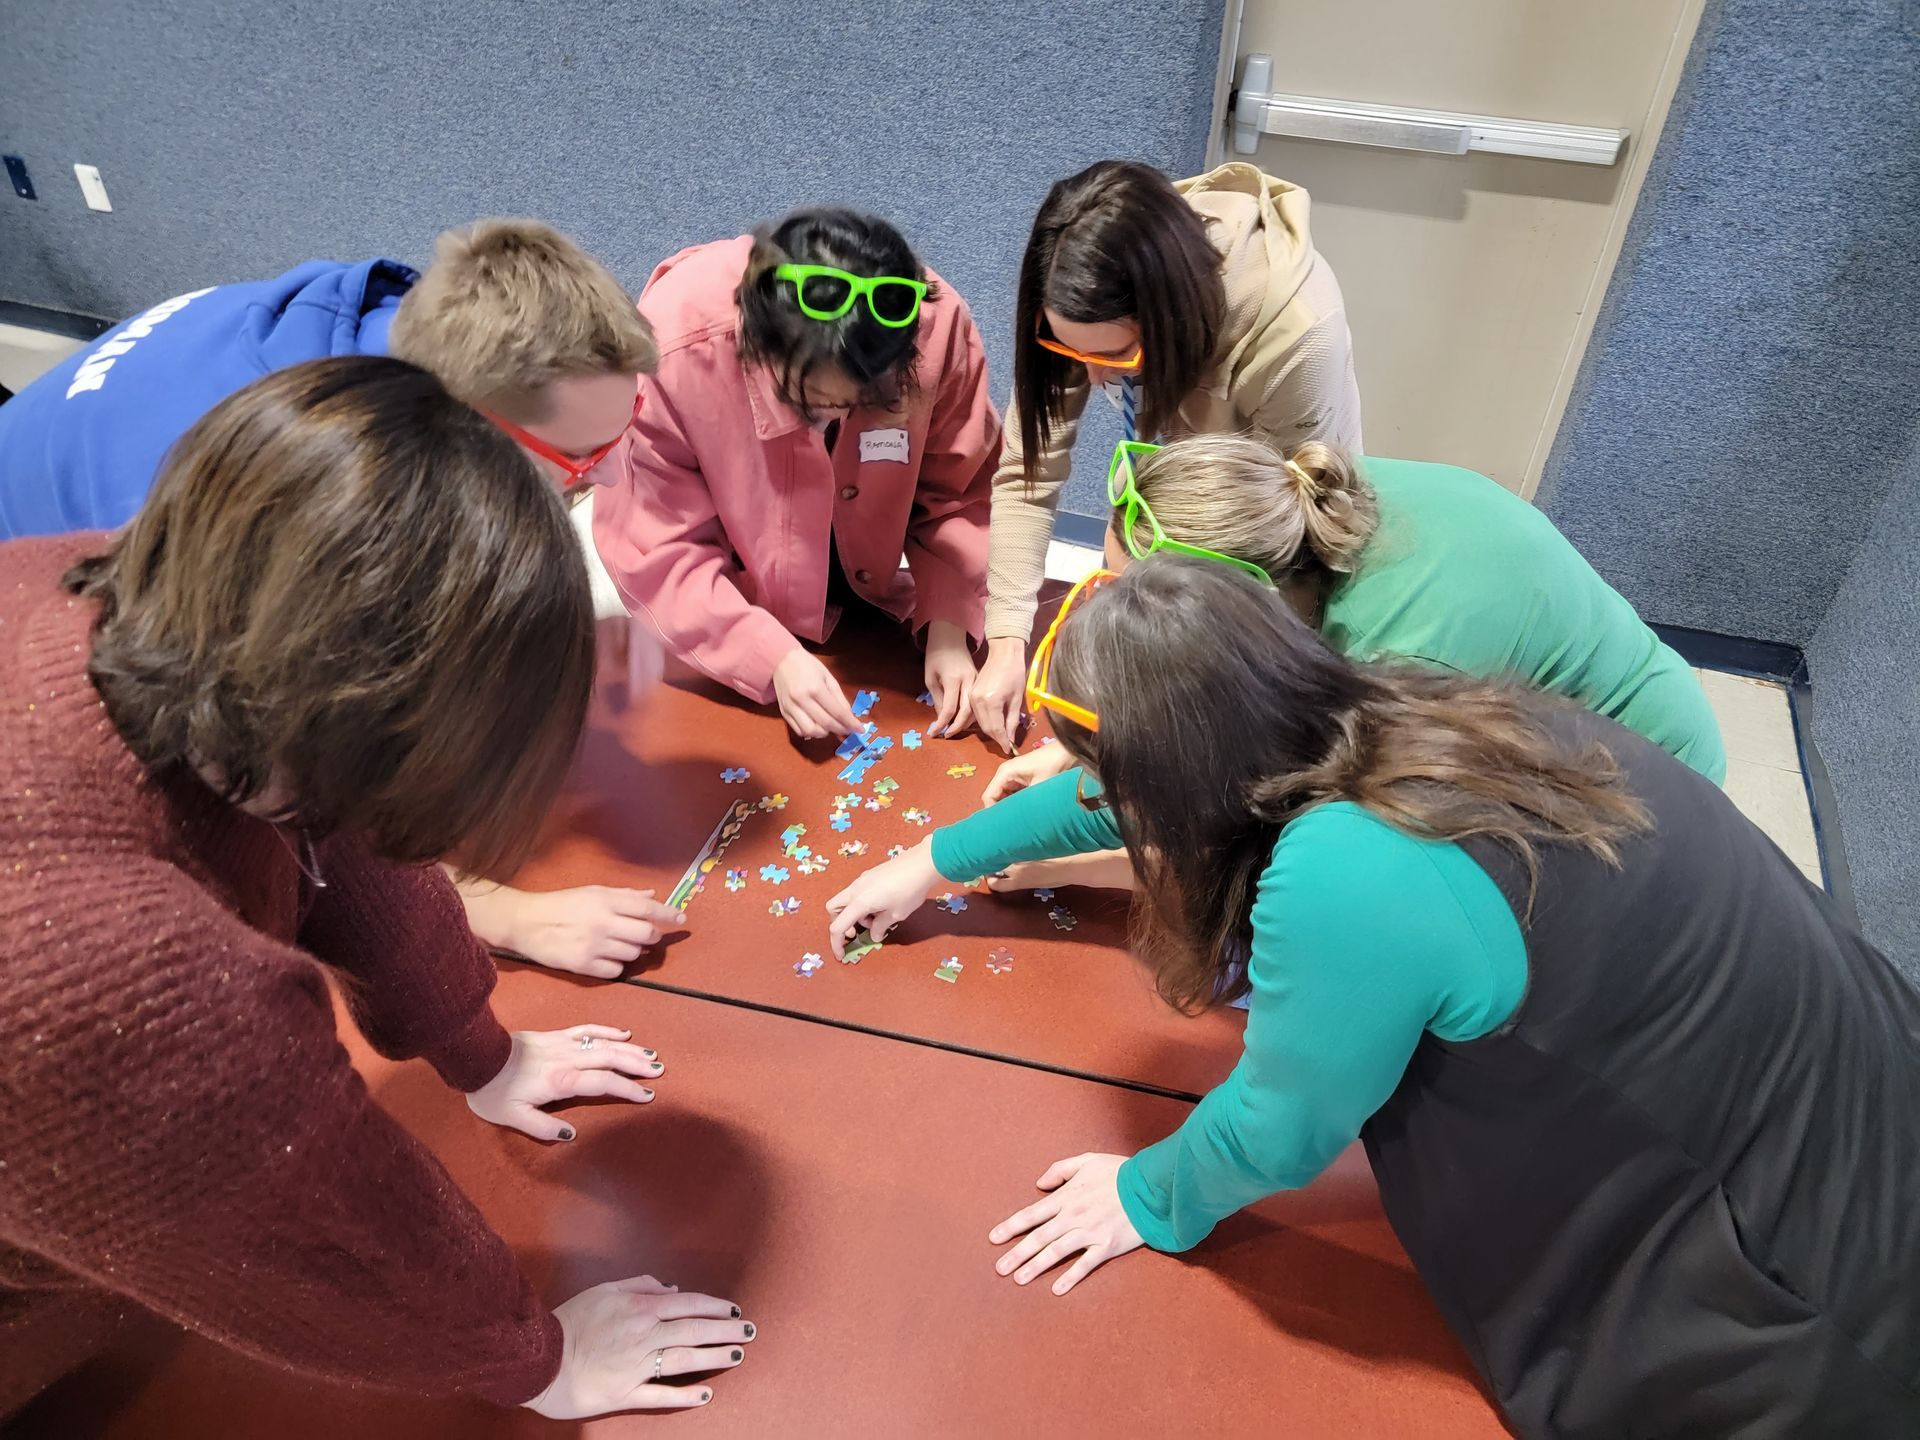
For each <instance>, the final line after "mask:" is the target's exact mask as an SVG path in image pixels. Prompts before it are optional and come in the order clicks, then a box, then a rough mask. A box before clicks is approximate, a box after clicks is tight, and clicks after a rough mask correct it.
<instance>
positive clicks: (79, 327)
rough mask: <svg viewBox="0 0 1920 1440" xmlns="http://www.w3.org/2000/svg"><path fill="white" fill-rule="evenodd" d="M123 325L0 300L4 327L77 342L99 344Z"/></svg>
mask: <svg viewBox="0 0 1920 1440" xmlns="http://www.w3.org/2000/svg"><path fill="white" fill-rule="evenodd" d="M119 323H120V322H119V321H117V320H102V319H100V318H99V317H98V316H95V315H76V314H74V313H73V312H72V311H70V310H48V309H46V308H44V307H42V306H39V305H28V304H26V303H24V302H23V301H19V300H0V325H18V326H19V327H20V328H21V329H22V330H43V331H45V332H46V333H47V334H49V335H66V336H69V337H70V338H72V339H75V340H97V339H98V338H99V337H100V336H102V335H104V334H106V333H107V331H109V330H111V329H112V328H113V327H114V326H115V325H117V324H119Z"/></svg>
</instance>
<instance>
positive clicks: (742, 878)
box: [727, 870, 747, 890]
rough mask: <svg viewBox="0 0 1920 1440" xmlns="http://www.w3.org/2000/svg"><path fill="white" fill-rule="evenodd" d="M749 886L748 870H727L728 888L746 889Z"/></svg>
mask: <svg viewBox="0 0 1920 1440" xmlns="http://www.w3.org/2000/svg"><path fill="white" fill-rule="evenodd" d="M746 888H747V872H746V871H744V870H729V871H727V889H729V890H744V889H746Z"/></svg>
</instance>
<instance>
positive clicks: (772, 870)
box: [760, 865, 787, 885]
mask: <svg viewBox="0 0 1920 1440" xmlns="http://www.w3.org/2000/svg"><path fill="white" fill-rule="evenodd" d="M760 878H761V879H762V880H764V881H766V882H767V883H768V884H769V885H784V884H786V883H787V868H786V866H784V865H762V866H761V867H760Z"/></svg>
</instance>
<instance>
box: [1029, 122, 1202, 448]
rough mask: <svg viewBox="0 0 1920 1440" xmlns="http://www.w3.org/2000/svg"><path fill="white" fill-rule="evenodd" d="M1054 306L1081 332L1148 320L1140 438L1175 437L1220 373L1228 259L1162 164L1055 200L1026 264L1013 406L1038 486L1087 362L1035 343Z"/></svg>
mask: <svg viewBox="0 0 1920 1440" xmlns="http://www.w3.org/2000/svg"><path fill="white" fill-rule="evenodd" d="M1049 309H1051V310H1054V311H1056V312H1058V313H1059V314H1061V315H1064V316H1065V317H1066V318H1067V319H1069V320H1073V321H1076V322H1078V323H1081V324H1087V325H1097V324H1101V323H1103V322H1105V321H1109V320H1128V319H1132V320H1138V321H1139V322H1140V348H1141V352H1142V359H1141V370H1140V384H1141V390H1142V394H1141V409H1140V434H1141V436H1142V437H1143V438H1147V437H1151V436H1154V435H1160V434H1163V433H1165V432H1166V430H1167V429H1168V427H1169V426H1170V425H1171V424H1172V422H1173V417H1174V413H1175V412H1176V411H1177V410H1179V408H1180V402H1181V401H1183V400H1185V399H1186V398H1187V396H1188V395H1189V394H1190V393H1192V391H1193V390H1194V389H1196V388H1197V387H1198V386H1199V385H1200V383H1201V382H1202V381H1203V380H1204V379H1205V378H1206V376H1207V372H1208V371H1209V370H1210V369H1211V368H1212V366H1213V360H1214V351H1215V350H1216V349H1217V348H1218V346H1219V343H1220V331H1221V327H1222V325H1224V323H1225V317H1226V309H1227V298H1226V288H1225V286H1224V285H1223V284H1222V283H1221V280H1220V252H1219V251H1217V250H1215V249H1214V248H1213V244H1212V242H1211V241H1209V240H1208V239H1207V227H1206V222H1205V221H1203V220H1202V219H1201V218H1200V216H1199V214H1198V213H1197V212H1196V211H1195V210H1194V208H1193V207H1192V206H1191V205H1189V204H1187V202H1186V201H1185V200H1183V199H1181V198H1180V193H1179V192H1178V191H1177V190H1175V189H1174V188H1173V183H1172V182H1171V181H1169V180H1168V179H1167V177H1166V176H1165V175H1162V174H1161V173H1160V172H1159V171H1158V170H1156V169H1154V168H1153V167H1152V166H1151V165H1138V164H1135V163H1133V162H1132V161H1129V160H1102V161H1100V162H1099V163H1098V164H1094V165H1089V166H1088V167H1087V168H1086V169H1084V170H1082V171H1081V172H1080V173H1079V174H1078V175H1075V176H1073V177H1072V178H1071V179H1068V180H1062V181H1061V182H1060V183H1059V184H1057V185H1055V186H1054V187H1053V189H1051V190H1049V191H1048V192H1047V199H1046V203H1045V204H1043V205H1041V207H1040V213H1039V214H1038V215H1036V216H1035V217H1034V220H1033V233H1032V234H1030V235H1029V236H1028V237H1027V253H1026V254H1025V256H1023V257H1022V258H1021V261H1020V290H1019V294H1018V296H1017V298H1016V301H1015V309H1014V321H1013V323H1014V337H1013V398H1014V403H1015V404H1016V405H1017V406H1018V407H1019V409H1020V443H1021V447H1022V448H1023V450H1024V451H1025V454H1026V474H1027V479H1028V480H1032V479H1033V478H1034V477H1035V474H1036V473H1037V466H1038V465H1039V460H1040V456H1041V455H1043V454H1044V453H1045V451H1046V448H1047V446H1048V445H1049V444H1050V443H1051V441H1052V437H1053V427H1054V425H1055V423H1056V422H1057V421H1058V419H1059V417H1060V410H1061V406H1062V404H1063V403H1064V401H1065V398H1066V394H1067V392H1068V391H1069V390H1070V389H1072V388H1073V387H1074V385H1076V384H1077V383H1079V382H1080V380H1081V379H1083V378H1084V376H1085V371H1084V369H1083V368H1082V367H1081V366H1080V365H1079V363H1078V362H1076V361H1073V360H1069V359H1067V358H1066V357H1065V356H1064V355H1055V354H1054V353H1053V352H1052V351H1050V350H1044V349H1042V348H1041V347H1040V346H1038V345H1036V344H1034V343H1033V341H1034V336H1035V335H1036V334H1038V333H1039V330H1040V327H1041V325H1042V324H1043V323H1044V321H1045V316H1044V315H1043V314H1042V313H1041V312H1042V311H1043V310H1049Z"/></svg>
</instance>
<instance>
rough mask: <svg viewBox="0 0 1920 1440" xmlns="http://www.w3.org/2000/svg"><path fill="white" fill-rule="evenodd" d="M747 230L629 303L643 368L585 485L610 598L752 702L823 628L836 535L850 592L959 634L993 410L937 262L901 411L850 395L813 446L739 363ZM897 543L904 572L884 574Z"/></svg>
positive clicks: (976, 594) (974, 563)
mask: <svg viewBox="0 0 1920 1440" xmlns="http://www.w3.org/2000/svg"><path fill="white" fill-rule="evenodd" d="M751 243H752V242H751V240H750V238H749V237H746V236H742V237H740V238H738V239H734V240H719V241H715V242H714V243H712V244H710V245H697V246H695V247H693V248H692V249H690V250H683V251H681V252H680V253H679V254H678V255H675V256H673V257H672V258H671V259H669V260H666V261H663V262H662V263H661V265H660V267H659V268H658V269H657V270H655V271H654V272H653V275H652V277H651V278H650V279H649V280H648V281H647V288H646V289H645V290H644V291H642V292H641V296H640V311H641V313H642V314H643V315H645V316H646V317H647V319H648V320H649V321H650V322H652V325H653V329H654V333H655V335H656V336H657V338H658V340H659V342H660V369H659V372H658V373H657V374H655V375H651V376H646V375H643V376H641V377H640V387H641V389H642V390H643V391H644V392H645V399H644V401H643V402H642V404H641V407H640V415H639V419H638V421H637V422H636V425H635V428H634V431H633V434H632V441H631V444H630V445H629V446H628V459H627V464H626V468H625V471H624V472H623V473H621V474H620V478H619V479H617V480H615V481H614V482H612V483H611V484H609V485H607V486H604V487H602V488H601V489H600V490H599V491H598V492H597V493H596V495H595V498H594V517H593V542H594V548H595V549H597V550H598V551H599V552H600V558H601V560H602V561H603V562H605V564H606V567H607V571H608V573H609V574H611V575H612V576H613V579H614V583H615V584H617V585H618V586H619V587H620V593H621V595H622V596H623V597H624V598H625V600H626V603H627V607H628V608H629V609H630V610H631V611H633V612H634V613H636V614H640V613H644V614H645V615H646V616H647V617H648V618H649V619H651V620H652V621H653V623H654V625H655V626H656V627H658V629H659V631H660V633H661V635H662V637H664V639H665V640H666V642H667V644H668V646H669V647H671V648H672V649H673V650H674V651H675V652H676V653H677V654H679V655H680V656H682V657H683V658H685V659H686V660H688V661H690V662H692V663H693V664H694V665H696V666H698V667H699V668H700V669H702V670H704V671H706V672H707V673H708V674H710V675H712V676H714V677H715V678H716V679H719V680H722V681H725V682H726V683H727V684H728V685H731V686H732V687H733V688H734V689H736V690H738V691H740V692H741V693H742V694H745V695H749V696H752V697H753V698H755V699H757V700H759V701H761V702H762V703H765V702H767V701H770V700H772V699H773V670H774V666H775V665H777V664H778V663H779V662H780V661H781V660H783V659H784V658H785V657H786V656H787V655H789V654H790V653H792V651H793V650H794V648H795V647H796V646H797V645H798V644H799V643H800V642H799V640H798V639H796V638H795V637H796V636H798V637H802V638H805V639H808V640H823V639H825V638H826V636H827V634H828V632H829V631H830V630H831V629H832V628H833V623H834V621H835V620H836V619H837V618H838V614H837V612H836V613H833V614H829V613H828V606H827V575H828V571H829V569H830V568H831V566H832V563H833V561H832V558H831V557H832V553H833V546H834V545H835V544H836V543H837V544H838V546H839V551H840V559H841V563H842V565H844V566H845V568H846V573H847V578H848V580H849V581H851V582H852V584H853V587H854V589H855V590H856V591H857V592H858V593H859V594H860V595H862V596H863V597H864V598H866V599H867V600H869V601H871V602H872V603H873V604H875V605H877V606H879V607H880V608H881V609H883V610H885V611H887V612H888V613H889V614H891V615H894V616H896V617H898V618H899V619H901V620H908V619H910V620H911V621H912V624H913V627H914V628H915V629H916V630H918V629H920V628H921V627H923V626H925V625H926V624H928V623H929V622H930V621H934V620H949V621H952V622H953V623H954V624H956V625H959V626H961V627H963V628H964V629H965V630H966V631H967V633H968V634H969V635H971V636H973V637H975V638H976V639H977V638H978V637H979V635H980V633H981V628H982V618H983V612H984V610H985V606H986V574H987V519H988V514H989V511H990V508H991V504H992V490H993V486H992V480H993V470H994V465H995V462H996V461H997V460H998V458H999V453H1000V421H999V417H998V416H997V415H996V414H995V413H994V408H993V402H992V401H991V400H989V399H988V397H987V362H986V356H985V354H984V353H983V351H982V350H981V348H980V333H979V331H978V330H976V329H975V328H974V324H973V316H972V315H971V314H970V313H969V312H968V310H967V305H966V302H965V301H964V300H962V299H961V298H960V297H959V296H958V295H956V294H955V293H954V292H953V291H952V290H951V289H950V288H948V287H947V286H946V285H945V284H944V283H939V280H938V277H937V276H934V275H932V274H929V275H928V277H927V278H928V279H929V280H933V281H935V282H936V283H938V284H939V291H938V298H937V299H929V300H928V302H927V303H926V304H925V306H923V307H922V309H921V312H920V333H919V337H918V343H919V352H918V354H919V359H918V370H917V386H916V388H915V391H914V393H913V394H912V395H911V396H910V397H909V398H908V399H907V400H906V401H905V402H903V403H904V406H905V409H904V412H902V411H894V412H888V411H883V410H856V411H854V412H853V414H852V415H850V416H849V417H848V418H847V419H846V420H845V421H843V422H842V424H841V427H840V437H839V440H838V442H837V444H836V445H835V447H834V453H833V454H832V455H831V456H829V455H828V454H827V452H826V447H825V445H824V444H823V442H822V440H821V437H820V435H819V434H818V433H816V432H815V431H814V430H813V429H811V428H810V427H809V426H808V425H807V423H806V422H805V421H804V420H803V419H801V417H800V415H799V414H798V413H797V412H795V411H794V410H792V409H790V408H788V407H787V406H786V405H784V404H782V403H781V401H780V400H779V398H778V397H777V395H776V393H775V389H774V382H773V378H772V376H771V375H769V374H768V373H767V372H766V370H765V369H763V368H760V367H757V366H756V367H749V366H748V365H746V364H745V363H744V362H743V361H742V360H741V358H740V352H739V345H738V339H739V335H738V330H739V312H738V310H737V309H736V308H735V304H734V298H733V297H734V291H735V290H736V289H737V288H738V286H739V284H740V277H741V275H742V274H743V273H744V271H745V269H746V262H747V252H748V250H749V249H750V247H751ZM903 550H904V552H905V556H906V562H907V567H908V573H906V574H902V573H901V571H900V560H901V554H902V551H903Z"/></svg>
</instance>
